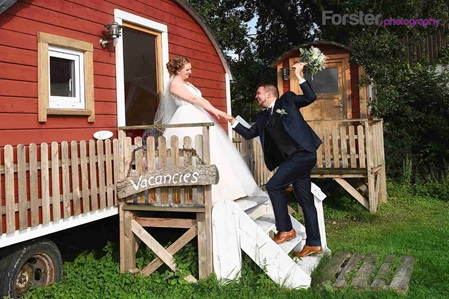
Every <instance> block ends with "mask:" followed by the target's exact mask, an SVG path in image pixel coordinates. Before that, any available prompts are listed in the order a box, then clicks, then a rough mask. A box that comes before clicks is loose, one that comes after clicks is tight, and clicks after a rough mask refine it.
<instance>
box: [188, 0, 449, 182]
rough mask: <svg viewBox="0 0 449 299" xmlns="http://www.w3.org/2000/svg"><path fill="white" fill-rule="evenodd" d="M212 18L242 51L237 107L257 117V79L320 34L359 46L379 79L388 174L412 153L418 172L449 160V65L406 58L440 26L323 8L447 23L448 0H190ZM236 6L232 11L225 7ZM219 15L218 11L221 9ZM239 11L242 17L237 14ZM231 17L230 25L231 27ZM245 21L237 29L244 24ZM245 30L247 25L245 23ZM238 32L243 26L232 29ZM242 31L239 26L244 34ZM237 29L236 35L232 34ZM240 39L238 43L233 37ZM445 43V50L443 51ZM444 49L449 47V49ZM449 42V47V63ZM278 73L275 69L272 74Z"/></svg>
mask: <svg viewBox="0 0 449 299" xmlns="http://www.w3.org/2000/svg"><path fill="white" fill-rule="evenodd" d="M191 2H192V3H195V5H196V6H195V5H194V6H195V8H197V9H198V10H199V11H200V13H201V14H203V17H204V18H205V20H206V23H207V24H209V26H211V28H212V31H215V32H219V34H218V35H216V36H217V38H218V39H219V40H220V43H222V45H223V47H224V49H227V50H234V51H235V52H236V53H238V54H240V59H239V60H237V61H232V62H230V65H231V70H232V72H233V75H234V78H235V83H234V84H233V85H232V98H233V102H232V105H233V107H234V112H237V113H241V114H242V115H243V116H246V117H249V118H250V117H251V115H252V114H253V113H254V111H255V110H254V109H256V107H255V103H254V101H253V99H254V91H255V87H256V86H254V84H257V83H259V82H266V81H271V82H273V83H274V82H275V81H274V79H275V77H274V76H275V71H274V70H273V69H272V68H271V65H272V63H273V62H274V61H276V60H277V59H278V58H279V57H280V56H281V55H282V54H284V53H285V52H287V51H289V50H291V49H292V48H294V47H298V46H300V45H301V44H303V43H306V42H310V41H314V40H328V41H336V42H339V43H341V44H343V45H346V46H348V47H350V48H351V49H352V50H353V55H352V56H353V59H354V61H355V62H357V63H358V64H360V65H362V66H364V68H365V70H366V71H367V73H368V74H369V78H367V80H366V82H370V83H375V87H376V88H375V90H376V97H375V100H374V101H372V102H371V106H372V108H373V111H374V113H375V115H376V116H378V117H381V118H383V119H384V121H385V126H384V128H385V148H386V155H387V166H388V170H389V175H390V176H391V175H393V176H398V175H400V173H401V172H402V167H403V166H402V164H403V161H404V159H405V158H407V157H408V159H409V160H410V161H412V162H413V164H414V165H415V169H416V170H417V171H418V172H421V170H423V169H425V168H429V167H430V165H435V166H434V167H435V169H439V170H443V168H442V166H443V165H444V164H443V163H441V161H442V160H445V161H449V150H448V149H449V143H448V140H449V114H448V113H449V110H448V108H447V107H449V91H448V90H449V88H448V86H449V71H448V70H447V69H443V70H442V71H441V72H436V71H435V66H432V65H429V64H428V63H427V62H426V60H425V56H424V59H423V60H421V61H417V60H413V59H412V60H407V59H406V58H407V56H406V55H405V54H406V52H405V51H406V48H407V44H406V43H405V41H404V38H407V40H408V41H410V42H411V43H420V42H422V40H423V38H424V37H425V36H428V35H429V34H432V33H434V32H435V31H436V30H437V28H435V27H434V26H427V27H422V26H416V27H413V28H411V27H407V26H383V25H382V24H379V25H377V26H362V25H333V24H331V22H328V23H326V24H325V25H324V24H323V22H322V14H323V12H324V11H332V12H333V13H334V14H341V15H342V14H351V13H358V12H359V11H360V12H363V13H365V14H367V13H372V14H374V15H377V14H381V15H382V17H383V18H390V17H391V18H409V19H412V18H413V19H416V18H424V19H426V18H432V19H436V20H439V21H440V24H443V25H444V24H447V23H448V21H449V4H448V3H447V1H445V0H428V1H397V0H382V1H372V0H277V1H271V0H247V1H242V0H227V1H225V0H206V1H200V0H196V1H194V0H191ZM227 10H229V11H230V13H229V14H226V13H225V12H226V11H227ZM253 15H257V16H258V22H257V35H256V36H255V37H254V38H252V39H250V38H248V37H245V36H244V35H245V34H247V32H248V31H247V29H248V28H247V27H246V24H245V23H244V22H247V21H248V20H250V19H251V18H252V16H253ZM217 16H218V17H217ZM221 16H223V17H221ZM232 18H237V21H236V22H230V19H232ZM227 22H230V23H231V24H232V25H233V26H234V27H233V26H231V27H230V29H231V31H230V32H231V33H230V32H228V30H227V28H226V27H227ZM237 28H238V29H237ZM245 30H246V31H245ZM233 32H236V33H233ZM237 33H238V34H237ZM232 34H235V35H232ZM230 36H231V37H233V38H234V40H238V42H237V43H233V42H234V40H233V39H232V38H229V37H230ZM444 51H446V52H444ZM443 53H446V54H445V55H443ZM447 53H449V49H446V50H444V49H443V51H442V55H441V57H442V59H443V58H444V57H446V60H442V61H443V63H445V64H449V59H448V57H449V54H447ZM270 74H271V75H270Z"/></svg>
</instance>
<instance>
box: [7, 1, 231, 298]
mask: <svg viewBox="0 0 449 299" xmlns="http://www.w3.org/2000/svg"><path fill="white" fill-rule="evenodd" d="M6 2H7V3H6V4H5V6H2V7H1V8H0V53H1V55H0V268H1V269H7V270H8V271H6V272H11V273H16V274H17V273H18V272H17V271H19V270H20V269H16V268H14V269H10V260H12V259H15V258H17V257H16V255H15V252H14V251H13V253H12V254H9V255H6V253H5V252H6V251H4V249H8V248H11V247H10V246H12V245H16V246H18V247H17V248H21V247H22V248H29V252H31V253H30V254H34V253H35V252H33V250H34V249H33V246H35V243H33V242H34V241H30V240H32V239H36V240H40V237H42V236H47V235H50V234H51V233H54V232H57V231H61V230H65V229H70V228H72V227H74V226H78V225H82V224H85V223H88V222H93V221H97V220H100V219H102V218H106V217H109V216H114V215H117V213H118V208H117V201H116V196H115V183H116V180H117V178H118V177H119V175H118V173H117V168H118V167H117V165H116V164H118V163H116V161H118V160H120V154H121V153H120V150H119V146H118V141H117V139H115V138H114V139H113V138H111V139H107V140H94V138H93V135H94V133H95V132H99V131H109V132H112V133H113V137H116V136H117V132H118V128H119V127H121V126H135V125H151V124H152V122H153V118H154V113H155V110H156V109H157V105H158V102H159V100H160V98H161V95H162V93H163V91H164V89H165V86H166V84H167V82H168V79H169V77H168V72H167V70H166V68H165V64H166V63H167V62H168V60H169V59H170V58H174V57H177V56H186V57H188V58H189V59H190V61H191V63H192V68H193V72H192V76H191V80H190V82H192V83H193V84H194V85H195V86H197V87H198V88H199V89H200V90H201V91H202V94H203V96H204V97H205V98H206V99H208V100H209V101H210V102H211V103H212V104H213V105H215V106H216V107H217V108H219V109H221V110H225V111H228V112H229V113H231V111H230V80H231V79H232V77H231V74H230V71H229V67H228V65H227V63H226V60H225V59H224V56H223V53H222V52H221V50H220V48H219V46H218V43H217V42H216V41H215V39H214V37H213V36H212V34H211V33H210V32H209V30H208V29H207V27H206V25H205V24H204V23H203V21H202V20H201V19H200V17H199V16H198V15H197V14H196V12H195V11H194V10H193V9H192V8H191V7H190V6H189V5H188V4H186V2H185V1H182V0H153V1H138V0H129V1H126V2H125V3H124V2H123V1H120V0H112V1H90V0H73V1H72V0H70V1H69V0H55V1H47V0H22V1H20V0H19V1H14V0H11V1H6ZM113 22H116V23H117V24H119V25H120V26H122V28H121V34H120V36H118V37H116V38H114V39H111V36H109V35H108V34H106V33H105V31H106V30H107V29H106V28H105V25H108V24H111V23H113ZM102 38H103V42H100V41H101V40H100V39H102ZM104 38H105V39H104ZM104 41H107V42H104ZM55 74H56V75H55ZM220 124H221V125H222V126H223V127H224V128H225V129H227V128H228V125H227V123H226V122H225V121H224V120H223V119H222V120H220ZM42 246H50V247H51V248H50V249H49V250H48V251H47V252H49V254H50V253H51V252H54V248H53V247H52V245H42ZM27 250H28V249H27ZM27 252H28V251H27ZM33 256H34V255H33ZM40 256H41V255H40V254H38V255H35V257H37V258H39V257H40ZM24 262H25V263H26V261H24ZM40 262H41V263H42V264H51V261H49V260H45V259H44V260H42V261H40ZM57 266H58V267H59V265H55V267H57ZM20 271H21V270H20ZM2 272H3V271H2ZM2 272H0V280H1V281H2V285H6V284H8V286H11V287H12V288H14V286H15V280H11V281H9V280H10V277H9V276H8V277H4V276H3V273H2ZM49 272H52V273H53V272H55V271H49ZM14 275H15V274H14ZM14 275H12V276H11V277H15V276H14ZM30 277H33V274H32V273H31V274H30ZM56 278H57V277H56ZM45 279H48V280H49V281H48V282H51V281H52V280H54V279H55V277H49V276H48V277H47V276H46V277H45ZM7 280H8V282H6V281H7ZM3 282H5V283H6V284H3ZM30 284H33V282H32V281H31V282H30ZM9 294H12V296H15V295H16V293H14V292H13V291H10V290H3V289H2V290H0V297H1V296H2V295H9Z"/></svg>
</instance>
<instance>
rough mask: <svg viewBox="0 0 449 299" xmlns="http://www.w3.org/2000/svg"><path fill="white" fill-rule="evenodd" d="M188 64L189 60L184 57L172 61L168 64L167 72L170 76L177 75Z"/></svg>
mask: <svg viewBox="0 0 449 299" xmlns="http://www.w3.org/2000/svg"><path fill="white" fill-rule="evenodd" d="M187 63H190V61H189V59H188V58H186V57H183V56H180V57H177V58H174V59H171V60H170V61H169V62H167V70H168V72H169V73H170V75H176V73H177V72H178V71H180V70H182V68H183V67H184V65H186V64H187Z"/></svg>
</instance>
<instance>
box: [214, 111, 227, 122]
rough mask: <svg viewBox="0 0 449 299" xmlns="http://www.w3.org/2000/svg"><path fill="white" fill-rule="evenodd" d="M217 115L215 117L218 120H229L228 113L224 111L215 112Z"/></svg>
mask: <svg viewBox="0 0 449 299" xmlns="http://www.w3.org/2000/svg"><path fill="white" fill-rule="evenodd" d="M214 114H215V116H216V117H217V118H218V119H220V118H222V117H223V118H224V119H226V120H227V119H228V117H229V115H228V114H227V113H226V112H224V111H221V110H218V109H217V112H215V113H214Z"/></svg>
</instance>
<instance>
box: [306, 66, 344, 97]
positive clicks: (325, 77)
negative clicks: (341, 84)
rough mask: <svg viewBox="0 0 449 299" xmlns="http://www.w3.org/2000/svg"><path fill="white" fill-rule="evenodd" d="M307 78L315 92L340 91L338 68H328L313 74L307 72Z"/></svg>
mask: <svg viewBox="0 0 449 299" xmlns="http://www.w3.org/2000/svg"><path fill="white" fill-rule="evenodd" d="M305 79H306V80H307V81H309V82H310V85H312V88H313V90H314V91H315V93H338V69H337V68H336V67H332V68H326V69H324V70H322V71H321V72H318V73H317V74H315V75H314V76H313V79H312V78H311V76H310V75H308V74H307V73H306V74H305Z"/></svg>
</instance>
